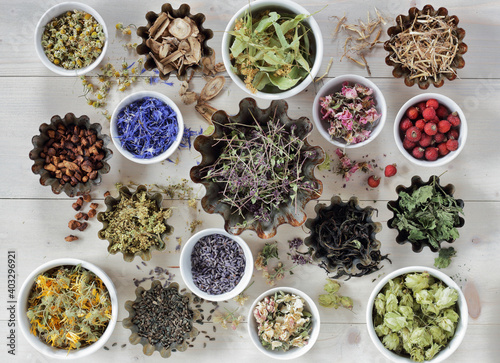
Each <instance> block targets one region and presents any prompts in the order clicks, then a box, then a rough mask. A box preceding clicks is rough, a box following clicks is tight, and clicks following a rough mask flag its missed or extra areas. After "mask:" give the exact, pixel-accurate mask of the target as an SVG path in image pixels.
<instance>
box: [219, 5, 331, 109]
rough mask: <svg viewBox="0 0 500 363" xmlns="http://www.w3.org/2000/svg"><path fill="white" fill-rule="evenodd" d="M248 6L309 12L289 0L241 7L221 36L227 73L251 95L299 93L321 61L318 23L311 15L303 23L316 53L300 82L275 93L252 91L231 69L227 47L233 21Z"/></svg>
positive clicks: (274, 96) (279, 96) (271, 97)
mask: <svg viewBox="0 0 500 363" xmlns="http://www.w3.org/2000/svg"><path fill="white" fill-rule="evenodd" d="M248 8H250V9H251V11H252V12H254V11H258V10H264V9H265V10H268V9H271V10H274V8H278V9H286V11H287V12H289V13H293V14H309V12H308V11H307V10H306V9H305V8H303V7H302V6H300V5H299V4H296V3H294V2H293V1H290V0H258V1H255V2H252V3H249V4H248V5H245V6H244V7H242V8H241V9H240V10H238V12H236V14H235V15H234V16H233V17H232V18H231V20H230V21H229V23H228V24H227V26H226V29H225V31H224V35H223V36H222V60H223V62H224V66H225V67H226V70H227V73H228V74H229V76H230V77H231V79H232V80H233V82H234V83H236V85H237V86H238V87H240V88H241V89H242V90H243V91H245V92H246V93H248V94H249V95H251V96H253V97H258V98H264V99H268V100H280V99H285V98H289V97H292V96H295V95H297V94H299V93H300V92H302V91H303V90H304V89H305V88H306V87H307V86H309V84H311V82H312V81H313V79H314V77H315V76H316V75H317V74H318V71H319V69H320V67H321V62H322V61H323V36H322V34H321V29H320V28H319V25H318V23H317V22H316V20H314V18H313V17H312V16H310V17H309V18H307V19H305V20H304V23H305V24H307V26H308V27H309V28H310V29H311V31H312V34H313V36H314V41H315V43H316V55H315V60H314V64H313V66H312V68H311V73H310V74H309V75H308V76H307V77H306V78H304V79H303V80H302V82H300V83H298V84H297V85H295V87H293V88H291V89H289V90H286V91H282V92H277V93H266V92H261V91H257V92H256V93H252V92H251V91H250V90H249V89H248V88H246V86H245V83H244V82H243V80H242V79H241V78H240V77H238V76H237V75H236V74H234V73H233V72H232V71H231V59H230V57H229V54H230V51H229V48H230V46H231V42H232V38H233V37H232V36H231V35H230V34H229V33H228V32H230V31H232V30H233V29H234V23H235V22H236V20H237V19H239V18H242V17H243V16H244V15H245V12H246V11H247V9H248Z"/></svg>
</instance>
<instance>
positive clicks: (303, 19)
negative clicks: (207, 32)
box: [222, 0, 323, 100]
mask: <svg viewBox="0 0 500 363" xmlns="http://www.w3.org/2000/svg"><path fill="white" fill-rule="evenodd" d="M222 60H223V61H224V65H225V67H226V69H227V72H228V74H229V76H230V77H231V79H232V80H233V82H235V83H236V85H238V87H240V88H241V89H242V90H244V91H245V92H247V93H249V94H251V95H253V96H256V97H259V98H265V99H274V100H276V99H285V98H288V97H292V96H294V95H296V94H298V93H300V92H301V91H303V90H304V89H305V88H306V87H307V86H308V85H309V84H310V83H311V82H312V81H313V79H314V77H315V76H316V75H317V73H318V71H319V68H320V67H321V62H322V60H323V36H322V34H321V30H320V28H319V25H318V23H317V22H316V20H314V18H313V17H312V15H311V14H310V13H309V12H308V11H307V10H306V9H305V8H303V7H302V6H300V5H298V4H296V3H294V2H293V1H290V0H261V1H255V2H252V3H251V4H250V3H249V4H248V5H246V6H244V7H243V8H241V9H240V10H239V11H238V12H237V13H236V14H235V15H234V16H233V17H232V19H231V20H230V21H229V23H228V25H227V27H226V30H225V32H224V35H223V37H222Z"/></svg>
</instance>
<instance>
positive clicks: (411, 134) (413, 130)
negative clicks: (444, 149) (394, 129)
mask: <svg viewBox="0 0 500 363" xmlns="http://www.w3.org/2000/svg"><path fill="white" fill-rule="evenodd" d="M420 137H422V132H421V131H420V129H419V128H418V127H415V126H412V127H410V128H409V129H408V130H406V138H407V139H408V140H410V141H413V142H417V141H418V140H420Z"/></svg>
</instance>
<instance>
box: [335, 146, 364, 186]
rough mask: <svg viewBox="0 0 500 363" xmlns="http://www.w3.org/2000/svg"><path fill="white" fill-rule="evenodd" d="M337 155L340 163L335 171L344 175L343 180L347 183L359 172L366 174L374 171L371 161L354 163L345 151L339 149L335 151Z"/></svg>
mask: <svg viewBox="0 0 500 363" xmlns="http://www.w3.org/2000/svg"><path fill="white" fill-rule="evenodd" d="M335 154H336V155H337V156H338V158H339V162H338V165H337V168H336V170H335V171H336V173H337V174H339V175H342V178H344V179H345V180H346V181H349V180H350V178H351V176H352V175H353V174H354V173H355V172H357V171H358V170H361V171H362V172H364V173H367V172H368V171H373V165H372V164H370V162H369V161H360V162H357V161H355V160H354V161H353V160H351V159H350V158H349V156H347V153H346V152H345V150H342V149H337V150H335Z"/></svg>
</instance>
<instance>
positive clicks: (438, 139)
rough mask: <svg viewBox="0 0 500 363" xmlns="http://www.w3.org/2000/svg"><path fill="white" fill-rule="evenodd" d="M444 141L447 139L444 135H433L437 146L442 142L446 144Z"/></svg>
mask: <svg viewBox="0 0 500 363" xmlns="http://www.w3.org/2000/svg"><path fill="white" fill-rule="evenodd" d="M446 140H448V139H447V138H446V135H445V134H441V133H439V132H438V133H437V134H436V135H434V141H436V143H437V144H441V143H442V142H446Z"/></svg>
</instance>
